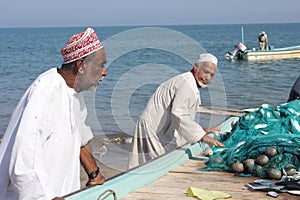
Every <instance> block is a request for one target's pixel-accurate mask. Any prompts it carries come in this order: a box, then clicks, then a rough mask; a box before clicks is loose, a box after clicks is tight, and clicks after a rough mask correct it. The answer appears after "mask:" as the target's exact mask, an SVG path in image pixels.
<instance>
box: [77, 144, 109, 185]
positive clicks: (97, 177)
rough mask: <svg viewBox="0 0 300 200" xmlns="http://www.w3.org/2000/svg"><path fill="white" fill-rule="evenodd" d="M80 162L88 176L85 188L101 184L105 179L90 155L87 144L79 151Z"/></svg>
mask: <svg viewBox="0 0 300 200" xmlns="http://www.w3.org/2000/svg"><path fill="white" fill-rule="evenodd" d="M80 162H81V164H82V166H83V168H84V170H85V172H86V173H87V174H88V176H89V181H88V182H87V183H86V186H91V185H97V184H102V183H104V182H105V178H104V177H103V176H102V175H101V173H100V171H99V168H98V166H97V164H96V161H95V159H94V157H93V155H92V153H91V149H90V145H89V144H87V145H85V146H83V147H81V149H80Z"/></svg>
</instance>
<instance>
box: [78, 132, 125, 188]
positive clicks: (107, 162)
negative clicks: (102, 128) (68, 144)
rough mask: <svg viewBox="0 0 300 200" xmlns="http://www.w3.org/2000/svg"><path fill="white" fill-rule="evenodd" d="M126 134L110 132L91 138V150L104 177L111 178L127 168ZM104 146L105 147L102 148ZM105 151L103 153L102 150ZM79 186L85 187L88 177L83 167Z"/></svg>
mask: <svg viewBox="0 0 300 200" xmlns="http://www.w3.org/2000/svg"><path fill="white" fill-rule="evenodd" d="M126 140H128V135H126V134H111V135H106V137H100V136H98V137H97V136H95V137H94V139H92V140H91V142H90V144H91V150H92V153H93V156H94V158H95V160H96V162H97V165H98V166H99V168H100V173H101V174H102V175H103V176H104V177H105V178H106V179H109V178H112V177H114V176H116V175H118V174H120V173H122V172H124V171H126V170H127V162H128V152H129V150H130V148H131V144H130V143H128V142H130V141H126ZM104 146H105V148H103V147H104ZM105 150H106V152H105V153H104V151H105ZM80 178H81V180H80V181H81V188H84V187H85V184H86V183H87V181H88V177H87V174H86V172H85V171H84V169H83V167H82V166H81V171H80Z"/></svg>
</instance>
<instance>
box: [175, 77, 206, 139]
mask: <svg viewBox="0 0 300 200" xmlns="http://www.w3.org/2000/svg"><path fill="white" fill-rule="evenodd" d="M199 104H200V96H199V93H198V94H195V92H194V89H193V87H192V86H191V85H190V84H189V83H188V82H185V83H184V85H183V86H182V87H180V88H179V89H178V91H177V93H176V95H175V98H174V100H173V103H172V109H171V112H172V114H171V118H172V125H173V126H174V129H175V130H177V132H178V134H179V136H180V137H183V138H184V139H185V140H186V141H187V142H188V143H190V144H194V143H196V142H198V141H199V140H200V139H201V138H202V137H203V136H204V135H205V134H206V132H205V131H204V130H203V128H202V127H201V126H200V125H199V124H198V123H197V122H196V121H195V115H196V112H197V108H198V106H199Z"/></svg>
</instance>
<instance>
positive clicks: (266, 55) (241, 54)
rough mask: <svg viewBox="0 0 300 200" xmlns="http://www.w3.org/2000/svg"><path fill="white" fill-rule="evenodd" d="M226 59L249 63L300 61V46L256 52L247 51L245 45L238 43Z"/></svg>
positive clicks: (253, 50)
mask: <svg viewBox="0 0 300 200" xmlns="http://www.w3.org/2000/svg"><path fill="white" fill-rule="evenodd" d="M225 57H226V59H228V60H230V61H233V60H248V61H253V60H254V61H262V60H279V59H300V45H298V46H291V47H284V48H270V50H255V49H252V50H250V49H247V47H246V46H245V45H244V44H243V43H238V44H237V45H236V46H235V49H234V50H233V51H232V52H228V53H227V54H226V55H225Z"/></svg>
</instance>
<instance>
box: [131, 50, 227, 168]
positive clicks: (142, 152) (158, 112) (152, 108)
mask: <svg viewBox="0 0 300 200" xmlns="http://www.w3.org/2000/svg"><path fill="white" fill-rule="evenodd" d="M217 62H218V60H217V58H216V57H215V56H213V55H212V54H209V53H205V54H200V55H199V59H198V61H197V62H196V63H195V64H194V66H193V68H192V70H191V71H190V72H186V73H183V74H180V75H177V76H175V77H173V78H171V79H170V80H167V81H166V82H164V83H162V84H161V85H160V86H159V87H158V88H157V89H156V91H155V93H154V94H153V95H152V96H151V98H150V99H149V101H148V103H147V106H146V108H145V110H144V111H143V112H142V114H141V116H140V117H139V120H138V121H137V123H136V127H135V130H134V138H133V143H132V152H131V153H130V155H129V163H128V168H129V169H130V168H133V167H136V166H139V165H142V164H143V163H145V162H147V161H149V160H152V159H154V158H156V157H159V156H161V155H163V154H165V153H167V152H170V151H172V150H174V149H176V148H178V147H180V146H183V145H186V144H194V143H197V142H199V141H202V142H205V143H209V144H211V145H216V146H221V147H223V146H224V145H223V144H222V143H221V142H219V141H217V140H215V139H214V138H213V137H210V136H209V135H208V132H210V130H208V129H206V130H204V129H203V128H202V127H201V126H200V125H199V124H198V123H197V122H196V121H195V117H196V112H197V109H198V107H199V106H200V104H201V101H200V93H199V88H201V87H206V86H207V85H208V84H209V83H211V81H212V79H213V77H214V75H215V73H216V68H217Z"/></svg>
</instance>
